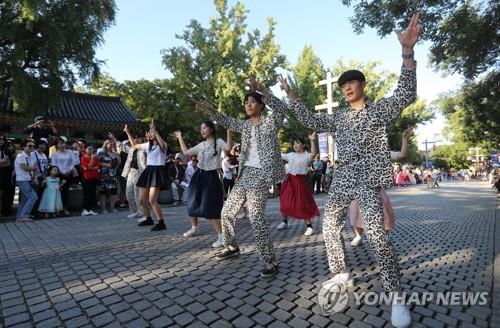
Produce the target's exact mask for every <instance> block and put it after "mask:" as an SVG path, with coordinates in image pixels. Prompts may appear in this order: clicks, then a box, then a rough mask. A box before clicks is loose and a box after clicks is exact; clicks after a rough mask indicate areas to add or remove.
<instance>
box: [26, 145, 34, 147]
mask: <svg viewBox="0 0 500 328" xmlns="http://www.w3.org/2000/svg"><path fill="white" fill-rule="evenodd" d="M26 147H28V148H35V145H27V146H26Z"/></svg>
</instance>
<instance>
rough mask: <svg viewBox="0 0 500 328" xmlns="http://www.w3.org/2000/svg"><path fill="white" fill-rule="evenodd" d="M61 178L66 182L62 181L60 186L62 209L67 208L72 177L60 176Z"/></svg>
mask: <svg viewBox="0 0 500 328" xmlns="http://www.w3.org/2000/svg"><path fill="white" fill-rule="evenodd" d="M61 180H66V183H64V184H63V185H62V187H61V200H62V203H63V207H64V209H67V208H66V207H67V206H68V198H69V187H70V186H71V183H72V182H73V177H72V176H69V177H62V179H61Z"/></svg>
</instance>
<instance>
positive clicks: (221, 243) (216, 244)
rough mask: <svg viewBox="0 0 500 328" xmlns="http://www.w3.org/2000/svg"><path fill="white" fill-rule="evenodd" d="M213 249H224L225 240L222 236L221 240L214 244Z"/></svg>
mask: <svg viewBox="0 0 500 328" xmlns="http://www.w3.org/2000/svg"><path fill="white" fill-rule="evenodd" d="M212 247H213V248H219V247H224V238H223V237H222V236H220V237H219V238H217V240H216V241H215V243H213V244H212Z"/></svg>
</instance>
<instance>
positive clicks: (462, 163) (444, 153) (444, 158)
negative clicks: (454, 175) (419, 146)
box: [430, 143, 469, 170]
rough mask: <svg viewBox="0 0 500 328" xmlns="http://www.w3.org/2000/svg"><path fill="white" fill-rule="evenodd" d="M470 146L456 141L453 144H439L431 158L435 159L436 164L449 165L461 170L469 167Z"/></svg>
mask: <svg viewBox="0 0 500 328" xmlns="http://www.w3.org/2000/svg"><path fill="white" fill-rule="evenodd" d="M468 151H469V148H468V147H467V145H466V144H464V143H454V144H452V145H440V146H437V147H436V149H435V150H434V151H432V152H431V155H430V157H431V159H435V160H437V161H435V166H439V165H438V164H441V165H442V166H444V167H449V168H452V169H455V170H460V169H463V168H465V167H468V162H467V156H469V153H468Z"/></svg>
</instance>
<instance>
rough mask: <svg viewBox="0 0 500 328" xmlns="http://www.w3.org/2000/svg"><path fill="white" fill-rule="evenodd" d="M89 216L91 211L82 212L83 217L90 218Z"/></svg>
mask: <svg viewBox="0 0 500 328" xmlns="http://www.w3.org/2000/svg"><path fill="white" fill-rule="evenodd" d="M88 215H90V213H89V211H87V210H83V211H82V216H88Z"/></svg>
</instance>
